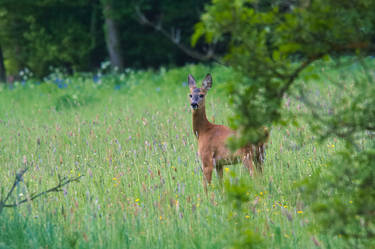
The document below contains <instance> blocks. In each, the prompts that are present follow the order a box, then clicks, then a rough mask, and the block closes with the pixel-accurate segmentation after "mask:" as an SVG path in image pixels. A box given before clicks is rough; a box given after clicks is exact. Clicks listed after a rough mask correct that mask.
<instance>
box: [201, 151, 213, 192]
mask: <svg viewBox="0 0 375 249" xmlns="http://www.w3.org/2000/svg"><path fill="white" fill-rule="evenodd" d="M202 164H203V165H202V166H203V167H202V170H203V186H204V191H205V192H206V193H207V185H209V184H211V179H212V171H213V169H214V165H213V158H212V156H211V155H205V156H203V157H202Z"/></svg>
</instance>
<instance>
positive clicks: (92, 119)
mask: <svg viewBox="0 0 375 249" xmlns="http://www.w3.org/2000/svg"><path fill="white" fill-rule="evenodd" d="M317 70H320V69H317ZM207 72H211V73H212V75H213V88H212V89H211V90H210V92H209V93H208V95H207V99H206V108H207V115H208V119H209V120H213V119H214V120H215V123H221V124H228V121H227V118H228V117H229V116H230V115H231V111H230V107H229V105H228V104H227V103H228V96H226V95H225V91H224V85H225V82H228V81H230V80H232V72H231V70H230V69H228V68H224V67H221V66H212V67H208V66H202V65H190V66H186V67H183V68H177V69H169V70H165V69H160V70H158V71H156V72H155V71H141V72H134V71H131V70H127V71H126V72H124V73H119V74H103V75H101V74H98V75H94V76H93V75H82V74H77V75H75V76H69V77H66V76H64V75H63V74H60V73H55V74H52V75H51V76H50V77H48V78H46V79H45V80H44V81H45V82H44V83H39V82H35V81H31V80H26V81H25V82H20V83H17V84H16V85H14V86H12V87H5V86H0V176H1V180H0V188H1V189H0V190H1V192H0V193H2V195H4V194H6V193H7V191H9V189H10V187H11V185H12V183H13V181H14V178H15V173H16V172H17V171H18V170H20V169H22V168H24V167H25V164H26V165H28V166H29V167H30V169H29V171H28V172H27V173H26V174H25V176H24V181H23V182H21V183H20V184H19V185H18V186H17V188H16V190H15V192H14V194H13V196H12V198H11V202H16V201H17V200H20V199H23V197H24V196H27V195H28V194H31V193H35V192H40V191H43V190H45V189H47V188H49V187H52V186H54V185H56V183H57V181H58V176H59V175H61V176H67V177H73V176H82V175H83V177H82V178H81V180H80V181H79V182H74V183H71V184H69V185H67V186H65V187H64V190H63V191H62V192H59V193H51V194H49V195H47V196H42V197H41V198H38V199H36V200H34V201H33V202H29V203H25V204H23V205H21V206H19V207H18V208H8V209H4V211H3V212H2V214H0V248H7V249H10V248H12V249H13V248H14V249H16V248H17V249H18V248H230V247H231V245H232V244H233V242H234V241H235V240H236V239H237V238H236V235H237V234H238V233H237V232H236V229H234V227H235V225H236V224H235V223H236V222H238V219H241V220H242V222H243V224H245V225H246V224H247V225H248V226H249V227H251V229H253V230H254V231H255V232H256V233H257V234H259V235H260V237H261V238H262V240H263V244H264V248H285V249H286V248H318V247H324V248H340V247H341V245H342V243H343V241H342V238H340V237H332V236H329V235H326V234H322V233H320V231H319V229H318V228H317V227H314V226H313V225H312V224H313V223H314V218H313V216H312V215H311V214H310V213H309V210H308V203H304V202H303V201H302V197H301V192H300V191H299V190H298V188H297V187H296V186H297V183H298V182H300V181H301V180H303V179H304V178H306V177H308V176H309V175H310V174H312V173H313V172H314V170H316V169H318V168H321V167H325V166H326V163H327V160H328V159H329V158H330V156H331V155H332V154H333V152H335V151H336V150H338V149H339V148H340V146H342V144H341V143H340V141H338V140H332V141H324V142H323V143H319V142H318V141H317V140H316V139H315V137H314V136H313V135H312V134H311V133H310V132H309V130H308V126H307V125H306V124H304V122H303V121H301V122H300V125H299V126H298V127H296V126H288V127H283V128H280V127H273V128H272V131H271V137H270V142H269V144H268V147H267V152H266V161H265V164H264V174H263V175H257V176H255V177H253V178H251V177H249V176H248V173H247V171H246V169H245V168H244V167H242V165H232V166H228V167H226V168H225V172H224V178H225V180H226V181H231V180H233V178H234V177H233V176H232V173H233V172H234V173H235V175H236V176H235V178H241V179H243V180H244V181H246V182H247V183H248V184H249V186H250V187H249V192H248V195H249V196H250V199H251V200H254V201H251V204H249V205H248V211H247V212H244V213H239V214H238V213H235V212H233V208H232V206H231V204H230V203H229V202H228V200H227V197H226V196H227V195H226V190H225V189H224V188H223V187H222V186H220V184H219V182H218V179H217V177H216V173H214V177H213V184H212V186H211V187H210V188H209V191H208V195H207V196H206V195H205V193H204V190H203V185H202V172H201V169H200V162H199V159H198V157H197V141H196V139H195V137H194V136H193V132H192V120H191V110H190V106H189V100H188V97H187V95H188V87H187V82H186V81H187V75H188V73H191V74H193V75H194V76H195V78H196V79H197V81H199V82H201V80H202V79H203V77H204V75H205V74H206V73H207ZM328 74H329V75H330V76H331V77H337V75H336V72H328ZM317 85H318V86H317V87H319V88H321V92H320V94H321V95H320V96H319V98H321V100H322V101H329V97H328V96H329V94H330V90H329V89H328V88H325V87H324V85H323V84H322V85H319V84H317ZM285 105H286V109H288V110H292V111H294V110H295V112H296V113H297V112H304V108H303V105H302V104H300V103H298V102H297V100H295V99H293V98H290V99H286V101H285ZM348 205H349V202H348ZM234 216H236V218H233V217H234ZM239 216H240V217H239Z"/></svg>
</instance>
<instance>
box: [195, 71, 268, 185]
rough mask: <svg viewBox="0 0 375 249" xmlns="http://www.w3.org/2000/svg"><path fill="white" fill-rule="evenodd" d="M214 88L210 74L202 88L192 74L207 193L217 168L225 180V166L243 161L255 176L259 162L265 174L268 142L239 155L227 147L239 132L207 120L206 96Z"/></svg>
mask: <svg viewBox="0 0 375 249" xmlns="http://www.w3.org/2000/svg"><path fill="white" fill-rule="evenodd" d="M211 86H212V78H211V75H209V74H208V75H207V76H206V78H205V79H204V81H203V84H202V88H197V87H196V83H195V80H194V78H193V77H192V76H191V75H189V87H190V94H189V95H190V104H191V106H192V107H195V108H196V109H194V108H193V131H194V134H195V135H196V137H197V138H198V154H199V157H200V158H201V161H202V170H203V174H204V177H203V183H204V188H205V191H207V184H210V183H211V179H212V171H213V169H214V168H215V169H216V171H217V173H218V176H219V178H220V179H222V177H223V166H224V165H231V164H235V163H238V162H242V163H243V165H244V166H245V167H246V168H247V169H248V170H249V173H250V175H253V172H254V166H253V159H255V162H256V165H257V168H258V169H259V170H260V171H261V170H262V167H261V164H262V163H263V160H264V143H259V144H257V145H248V146H245V147H243V148H241V149H239V150H237V151H236V152H234V153H233V152H231V151H230V150H229V148H228V147H227V145H226V144H227V140H228V137H230V136H234V135H235V131H233V130H231V129H230V128H229V127H227V126H224V125H217V124H213V123H210V122H209V121H208V119H207V117H206V107H205V95H206V94H207V91H208V90H209V89H210V88H211Z"/></svg>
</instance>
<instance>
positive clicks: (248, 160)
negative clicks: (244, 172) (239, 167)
mask: <svg viewBox="0 0 375 249" xmlns="http://www.w3.org/2000/svg"><path fill="white" fill-rule="evenodd" d="M242 163H243V165H244V166H245V167H246V168H247V169H248V170H249V174H250V176H253V173H254V166H253V156H252V152H251V150H249V151H247V152H246V154H245V155H244V156H243V158H242Z"/></svg>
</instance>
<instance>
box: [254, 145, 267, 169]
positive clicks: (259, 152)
mask: <svg viewBox="0 0 375 249" xmlns="http://www.w3.org/2000/svg"><path fill="white" fill-rule="evenodd" d="M264 146H265V145H264V144H260V145H259V146H255V150H256V151H255V154H256V158H255V166H256V168H257V169H258V170H259V172H261V173H262V172H263V167H262V165H263V162H264Z"/></svg>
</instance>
